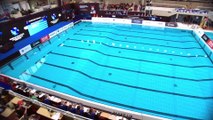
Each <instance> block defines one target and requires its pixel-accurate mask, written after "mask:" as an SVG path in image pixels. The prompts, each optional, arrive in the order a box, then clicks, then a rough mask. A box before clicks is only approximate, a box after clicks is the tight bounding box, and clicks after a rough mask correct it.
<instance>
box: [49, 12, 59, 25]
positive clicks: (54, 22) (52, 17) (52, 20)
mask: <svg viewBox="0 0 213 120" xmlns="http://www.w3.org/2000/svg"><path fill="white" fill-rule="evenodd" d="M58 21H59V18H58V17H57V15H56V14H55V13H53V14H52V15H51V21H50V23H52V24H56V23H57V22H58Z"/></svg>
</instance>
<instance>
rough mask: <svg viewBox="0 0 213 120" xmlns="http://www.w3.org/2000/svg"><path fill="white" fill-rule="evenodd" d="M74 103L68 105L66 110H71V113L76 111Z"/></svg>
mask: <svg viewBox="0 0 213 120" xmlns="http://www.w3.org/2000/svg"><path fill="white" fill-rule="evenodd" d="M75 106H76V105H75V104H74V103H73V104H72V105H70V106H69V108H68V110H69V111H70V112H71V113H76V108H75Z"/></svg>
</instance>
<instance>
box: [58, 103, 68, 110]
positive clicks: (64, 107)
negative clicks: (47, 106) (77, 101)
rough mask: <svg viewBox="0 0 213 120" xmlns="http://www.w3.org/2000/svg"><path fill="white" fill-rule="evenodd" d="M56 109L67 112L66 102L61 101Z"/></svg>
mask: <svg viewBox="0 0 213 120" xmlns="http://www.w3.org/2000/svg"><path fill="white" fill-rule="evenodd" d="M58 108H60V109H62V110H67V106H66V101H61V104H60V105H59V106H58Z"/></svg>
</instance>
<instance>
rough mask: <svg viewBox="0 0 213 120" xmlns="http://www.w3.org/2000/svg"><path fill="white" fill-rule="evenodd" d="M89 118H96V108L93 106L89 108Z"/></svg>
mask: <svg viewBox="0 0 213 120" xmlns="http://www.w3.org/2000/svg"><path fill="white" fill-rule="evenodd" d="M89 118H91V119H95V110H94V109H93V108H90V109H89Z"/></svg>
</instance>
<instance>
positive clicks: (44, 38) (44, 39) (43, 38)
mask: <svg viewBox="0 0 213 120" xmlns="http://www.w3.org/2000/svg"><path fill="white" fill-rule="evenodd" d="M49 39H50V36H49V35H46V36H44V37H42V38H41V39H40V42H41V43H44V42H46V41H48V40H49Z"/></svg>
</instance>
